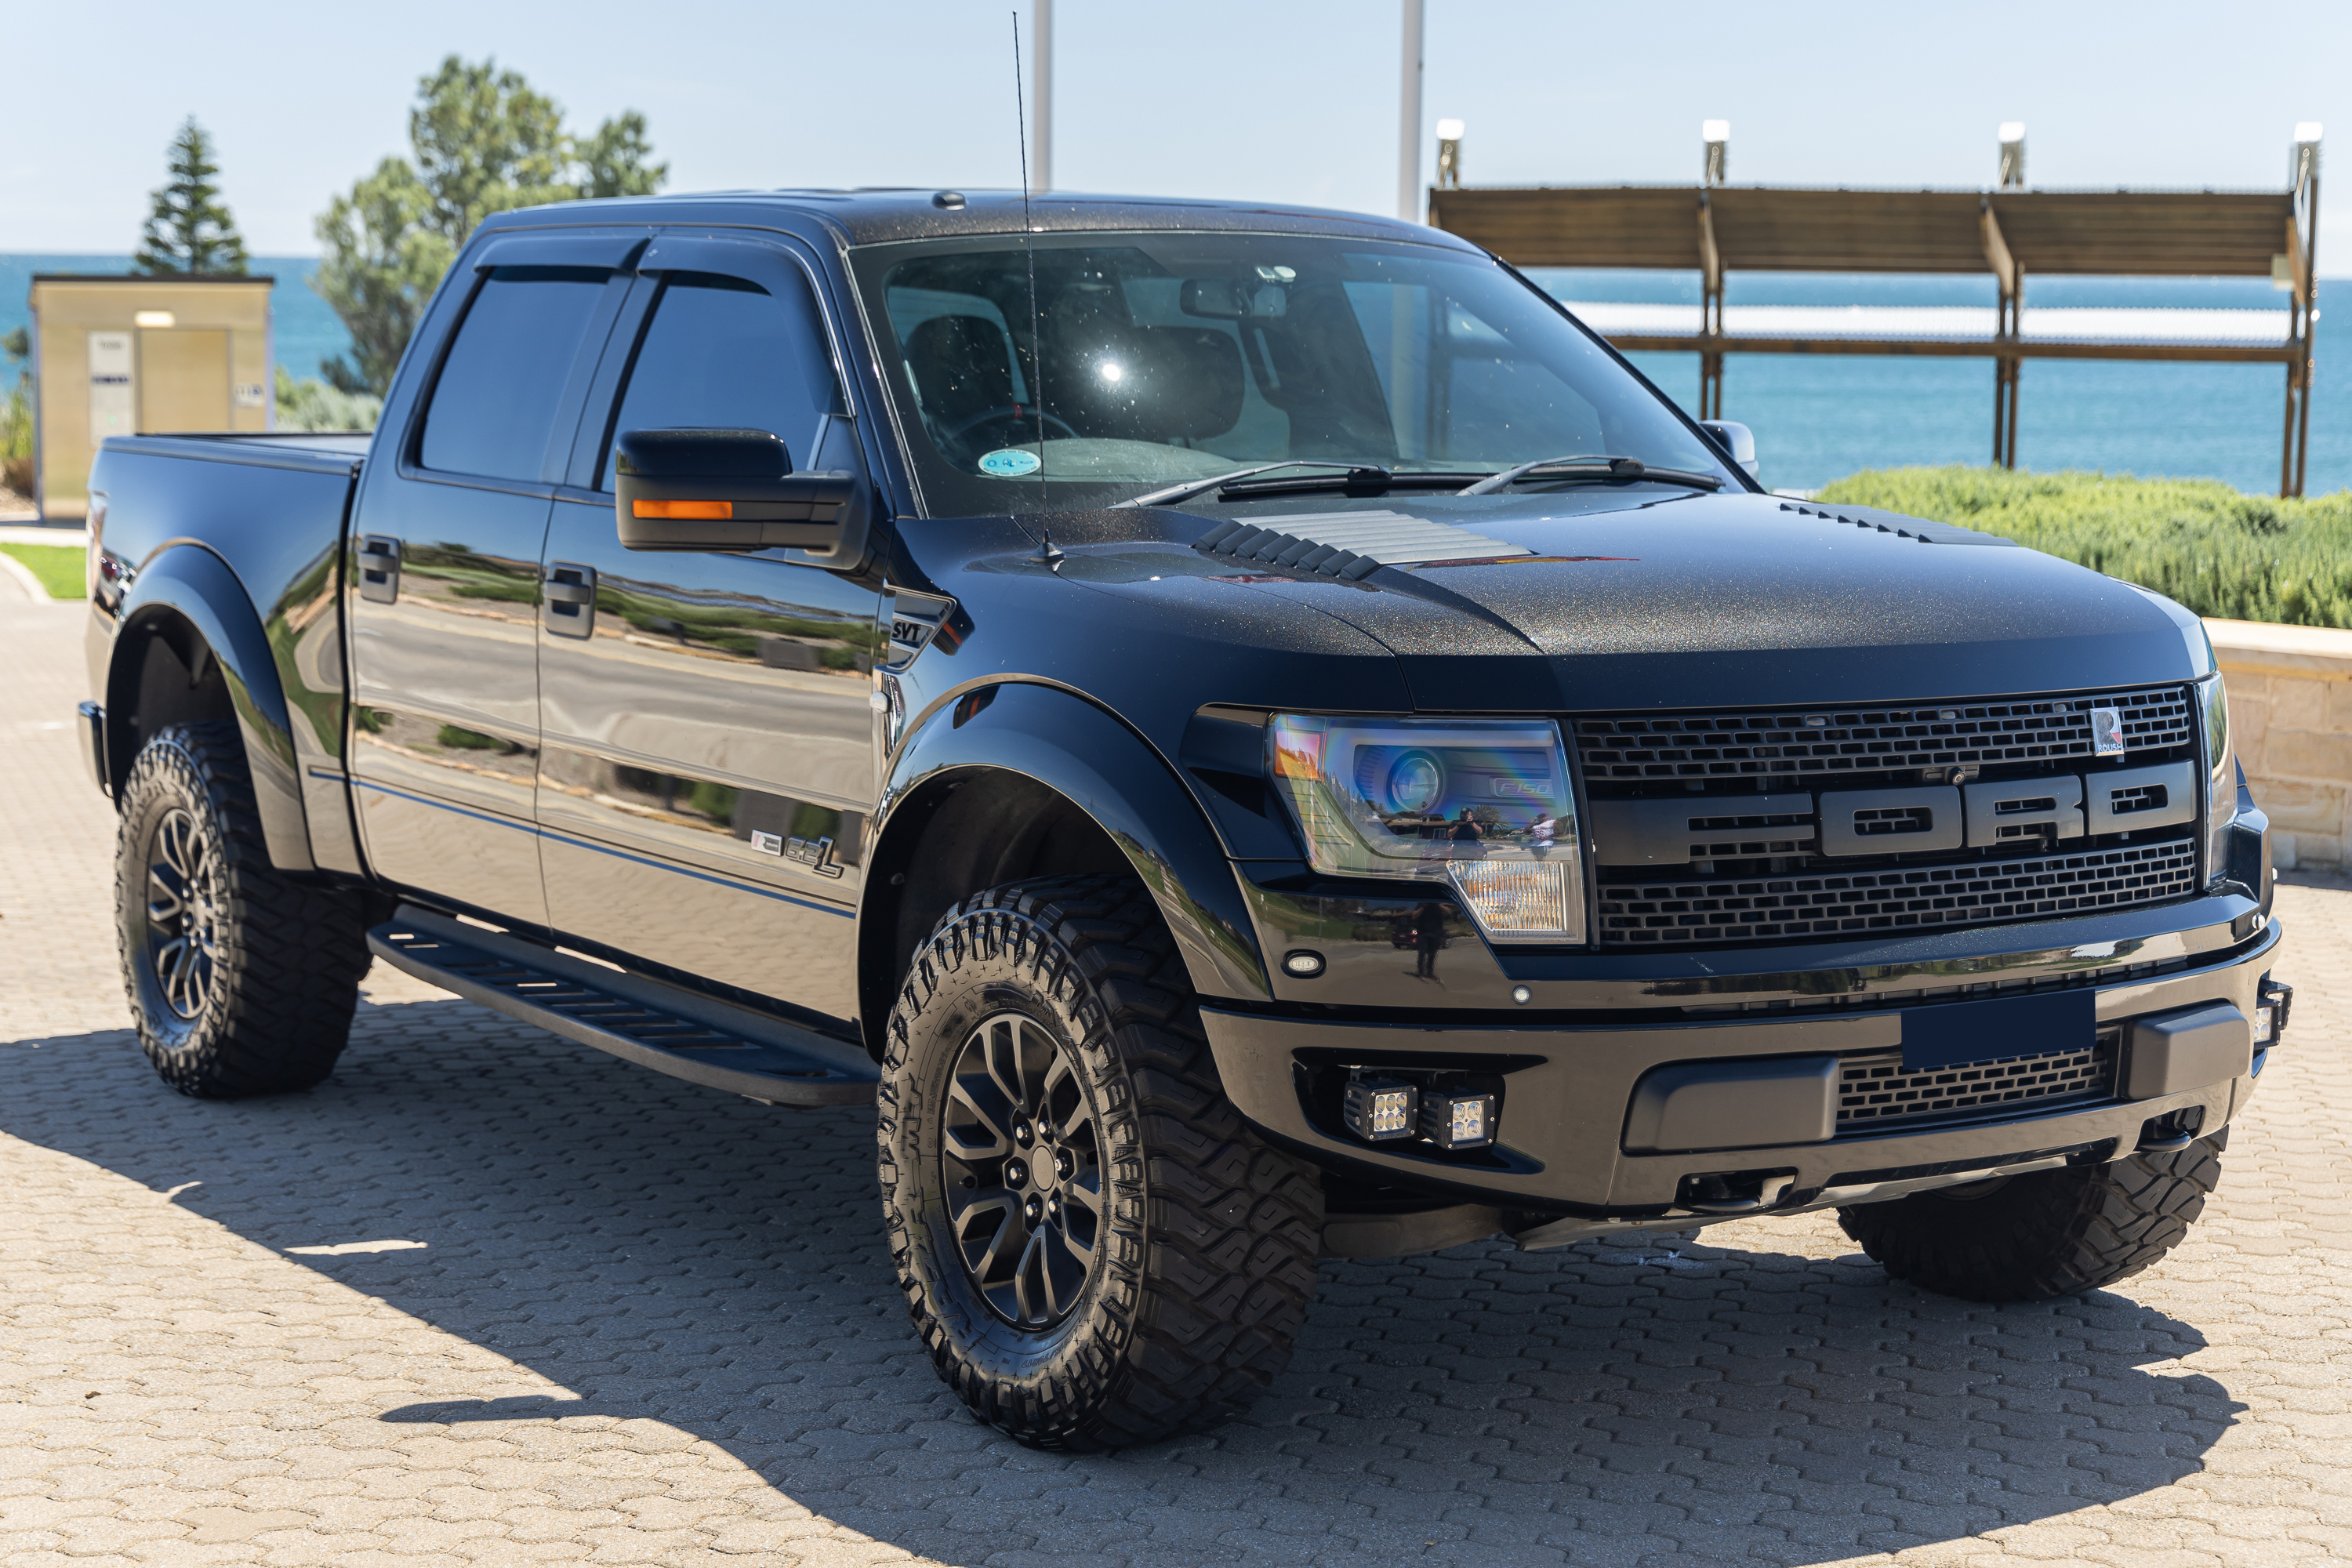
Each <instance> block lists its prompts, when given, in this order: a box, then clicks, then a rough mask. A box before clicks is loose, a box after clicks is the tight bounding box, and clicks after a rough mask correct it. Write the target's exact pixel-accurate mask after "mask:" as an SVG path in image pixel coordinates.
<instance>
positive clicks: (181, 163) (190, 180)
mask: <svg viewBox="0 0 2352 1568" xmlns="http://www.w3.org/2000/svg"><path fill="white" fill-rule="evenodd" d="M170 156H171V161H170V163H169V165H168V167H169V168H170V170H171V176H172V177H171V178H170V179H168V180H166V181H164V182H163V184H162V185H161V186H159V187H157V189H156V191H155V194H154V195H153V197H152V205H150V206H149V208H148V211H147V225H146V226H145V228H143V229H142V230H141V232H140V236H139V254H138V256H137V258H135V259H134V260H133V261H132V263H131V270H132V271H134V272H142V273H145V274H146V275H147V276H149V277H151V278H173V277H186V276H190V275H193V274H214V275H220V274H226V275H228V276H231V277H242V276H244V274H245V269H246V268H245V239H244V237H242V236H240V235H239V234H238V233H237V232H236V219H235V218H233V217H231V216H229V211H228V204H227V203H226V202H224V201H222V200H221V199H220V186H219V185H217V184H214V180H213V177H214V176H215V175H216V174H219V173H220V165H219V164H217V163H214V162H213V139H212V138H211V137H209V136H207V135H205V128H204V127H203V126H201V125H199V124H197V123H196V117H195V116H194V115H193V114H192V115H190V116H188V118H187V121H185V122H184V124H182V125H181V127H180V130H179V133H178V134H177V135H175V136H173V138H172V151H171V155H170Z"/></svg>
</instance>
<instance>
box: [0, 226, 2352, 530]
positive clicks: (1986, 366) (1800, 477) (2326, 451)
mask: <svg viewBox="0 0 2352 1568" xmlns="http://www.w3.org/2000/svg"><path fill="white" fill-rule="evenodd" d="M317 265H318V263H317V259H316V258H310V257H289V256H265V257H256V258H253V269H254V270H255V271H256V272H265V273H268V274H270V275H271V276H273V277H275V278H276V279H277V280H278V282H277V286H276V288H275V289H274V290H273V292H272V295H271V304H272V306H273V308H274V310H275V313H276V320H277V343H278V363H281V364H283V365H284V366H285V367H286V368H287V370H288V371H289V373H290V374H293V375H294V376H296V377H297V378H299V377H303V376H313V375H317V374H320V371H319V367H320V363H321V362H322V361H324V360H325V359H327V358H328V357H330V356H331V355H334V354H338V353H348V352H349V349H350V346H351V339H350V337H349V335H348V334H347V333H345V332H344V331H343V324H342V322H341V321H340V320H339V319H338V318H337V317H336V315H335V313H334V311H333V310H330V309H329V308H328V307H327V303H326V301H325V300H321V299H320V298H319V296H318V295H317V294H316V293H314V292H312V291H311V289H310V283H309V279H310V274H311V272H312V271H313V270H314V269H315V268H316V267H317ZM130 269H131V258H129V257H128V256H43V255H22V254H19V255H0V331H10V330H13V329H14V328H16V327H18V326H21V325H23V324H24V322H25V321H26V319H27V316H28V311H27V309H26V290H27V289H28V288H29V287H30V286H31V283H32V278H33V274H34V273H36V272H127V271H129V270H130ZM1535 276H1536V279H1537V280H1538V282H1539V283H1541V284H1542V285H1543V286H1544V287H1545V288H1547V289H1550V290H1551V291H1552V292H1553V293H1554V294H1555V295H1557V296H1559V298H1561V299H1564V300H1622V301H1625V302H1629V303H1651V302H1655V303H1678V304H1696V303H1697V302H1698V297H1699V282H1698V275H1697V274H1696V272H1687V273H1684V272H1643V271H1587V270H1569V269H1559V270H1546V271H1540V272H1538V273H1537V274H1535ZM1725 298H1726V302H1727V303H1728V304H1732V305H1977V306H1984V307H1990V306H1991V305H1992V304H1993V303H1994V300H1995V290H1994V288H1993V283H1992V279H1990V277H1965V276H1955V277H1921V278H1909V277H1885V276H1881V275H1875V274H1858V275H1847V274H1823V273H1790V274H1772V273H1734V274H1732V275H1731V278H1730V279H1729V280H1728V282H1727V286H1726V294H1725ZM2284 303H2285V298H2284V295H2282V294H2280V293H2278V292H2276V291H2275V290H2273V289H2272V287H2271V286H2270V284H2269V283H2268V282H2267V281H2266V280H2264V279H2235V278H2226V279H2225V278H2192V279H2147V278H2039V279H2036V278H2029V279H2027V280H2026V293H2025V308H2026V310H2028V311H2029V312H2030V311H2032V310H2033V309H2034V308H2035V307H2036V306H2063V305H2126V306H2147V307H2161V308H2174V309H2200V308H2201V309H2231V308H2235V309H2252V310H2276V309H2280V308H2283V307H2284ZM2319 307H2320V310H2319V313H2320V318H2321V323H2322V330H2321V331H2318V332H2316V333H2315V341H2316V343H2317V352H2316V358H2317V360H2318V367H2317V375H2316V379H2315V384H2314V386H2313V389H2312V399H2311V454H2310V458H2309V459H2308V463H2307V467H2306V469H2305V489H2306V491H2307V493H2309V494H2312V495H2319V494H2323V493H2325V492H2327V491H2330V490H2339V489H2346V488H2347V487H2352V359H2347V358H2346V357H2344V356H2335V357H2333V358H2331V356H2330V355H2329V353H2328V351H2327V344H2328V341H2329V340H2328V338H2327V337H2326V332H2325V323H2326V321H2328V320H2329V319H2331V312H2332V311H2336V310H2344V311H2347V312H2352V279H2332V280H2322V282H2321V284H2320V286H2319ZM2338 319H2341V318H2338ZM1633 360H1634V363H1636V364H1638V365H1640V366H1641V368H1642V371H1643V374H1645V375H1647V376H1649V377H1650V379H1651V380H1653V381H1654V382H1655V383H1657V384H1658V386H1659V387H1660V388H1661V389H1663V390H1664V392H1665V393H1666V394H1667V395H1669V396H1671V397H1673V398H1675V400H1676V401H1678V402H1679V403H1681V404H1682V405H1683V406H1684V407H1685V408H1688V409H1692V410H1696V407H1697V405H1698V356H1697V355H1696V354H1653V353H1644V354H1636V355H1634V356H1633ZM2285 374H2286V373H2285V372H2284V370H2283V369H2282V368H2280V367H2279V366H2277V365H2235V364H2168V363H2136V362H2130V361H2122V362H2116V361H2110V362H2104V363H2103V362H2098V361H2080V360H2077V361H2064V360H2031V361H2028V362H2027V363H2026V365H2025V369H2024V373H2023V376H2022V379H2021V382H2020V384H2019V391H2018V413H2017V429H2018V437H2017V447H2018V463H2019V466H2020V467H2021V468H2040V469H2045V470H2046V469H2055V468H2098V469H2104V470H2105V471H2106V472H2108V473H2130V474H2140V475H2149V476H2153V475H2165V476H2168V477H2191V478H2203V479H2225V480H2227V481H2228V482H2230V483H2231V484H2232V485H2235V486H2237V487H2238V488H2239V489H2244V490H2250V491H2253V492H2256V493H2264V492H2271V491H2275V490H2276V489H2277V488H2278V471H2279V426H2280V419H2281V416H2282V414H2283V413H2284V403H2285V391H2286V389H2285V381H2284V378H2285ZM1992 376H1993V371H1992V362H1991V361H1990V360H1979V359H1894V358H1885V359H1879V358H1867V357H1864V356H1861V355H1854V354H1819V355H1814V354H1748V353H1733V354H1729V355H1727V356H1726V360H1725V367H1724V384H1723V412H1724V417H1725V418H1727V419H1737V420H1739V421H1740V422H1742V423H1743V424H1746V425H1748V426H1751V427H1752V428H1753V429H1754V430H1755V432H1756V443H1757V450H1758V454H1759V458H1761V459H1762V464H1763V468H1764V479H1765V482H1766V483H1767V484H1769V485H1771V486H1772V487H1773V488H1775V489H1819V488H1820V487H1822V485H1825V484H1828V483H1829V482H1830V481H1831V480H1832V479H1837V478H1839V477H1840V476H1842V475H1844V474H1849V473H1852V472H1853V470H1855V469H1856V468H1888V467H1894V466H1897V465H1901V464H1909V463H1983V462H1987V461H1989V460H1990V457H1991V454H1992Z"/></svg>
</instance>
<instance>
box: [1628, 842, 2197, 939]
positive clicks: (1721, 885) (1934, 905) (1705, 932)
mask: <svg viewBox="0 0 2352 1568" xmlns="http://www.w3.org/2000/svg"><path fill="white" fill-rule="evenodd" d="M2196 881H2197V846H2196V841H2195V840H2194V839H2190V838H2179V839H2174V840H2172V841H2170V842H2168V843H2163V844H2146V845H2137V844H2136V845H2131V846H2128V847H2121V848H2115V849H2090V850H2084V851H2082V852H2080V853H2077V854H2072V855H2043V856H2037V857H2034V858H2030V859H2019V860H1983V861H1979V862H1977V863H1975V864H1973V865H1966V866H1922V867H1890V868H1887V869H1885V870H1879V871H1843V872H1838V873H1834V874H1830V875H1792V876H1785V877H1769V876H1768V877H1755V878H1740V879H1732V878H1723V879H1717V880H1714V881H1706V882H1699V881H1679V882H1604V883H1602V884H1601V889H1600V894H1601V943H1602V945H1603V946H1607V947H1629V946H1661V947H1663V946H1674V947H1683V946H1690V945H1695V944H1696V943H1700V942H1758V941H1763V940H1768V939H1771V938H1802V937H1823V936H1835V935H1838V934H1840V933H1843V932H1848V931H1904V930H1927V929H1931V928H1936V927H1949V926H1964V925H1997V924H2000V922H2002V921H2022V920H2034V919H2039V918H2042V917H2044V916H2049V915H2063V914H2071V913H2075V912H2078V911H2081V910H2114V909H2126V908H2128V907H2130V906H2132V905H2135V904H2153V903H2157V902H2159V901H2161V900H2166V899H2178V898H2181V897H2184V896H2186V895H2187V894H2189V893H2190V892H2193V891H2194V890H2195V889H2196Z"/></svg>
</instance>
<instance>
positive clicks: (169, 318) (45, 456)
mask: <svg viewBox="0 0 2352 1568" xmlns="http://www.w3.org/2000/svg"><path fill="white" fill-rule="evenodd" d="M271 282H272V279H268V278H132V277H125V276H121V275H119V274H105V275H96V276H93V275H89V274H67V273H37V274H36V275H35V276H34V279H33V296H32V303H33V374H34V380H35V384H36V387H37V391H36V394H35V396H36V398H37V403H36V405H35V407H36V411H35V420H36V426H35V428H36V431H37V435H36V437H35V442H34V447H33V464H34V474H35V480H36V486H37V489H38V492H39V495H38V500H39V501H40V505H41V515H42V516H43V517H45V518H52V519H66V518H79V517H84V516H87V515H88V512H89V491H88V487H89V464H90V459H91V458H93V457H95V456H97V454H98V444H99V443H100V441H103V440H104V439H106V437H109V436H132V435H141V436H143V435H154V434H161V433H163V432H167V431H174V430H183V431H184V430H267V429H268V428H269V427H270V425H271V422H272V419H273V417H274V413H275V411H274V409H273V407H272V403H271V398H270V395H269V367H270V361H271V358H272V353H271V344H270V341H269V289H270V284H271Z"/></svg>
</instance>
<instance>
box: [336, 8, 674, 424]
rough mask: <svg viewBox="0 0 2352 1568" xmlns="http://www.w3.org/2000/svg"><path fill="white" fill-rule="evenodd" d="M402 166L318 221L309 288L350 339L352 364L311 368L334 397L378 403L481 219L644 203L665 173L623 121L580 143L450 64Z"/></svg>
mask: <svg viewBox="0 0 2352 1568" xmlns="http://www.w3.org/2000/svg"><path fill="white" fill-rule="evenodd" d="M416 97H417V101H416V107H415V109H413V110H410V111H409V116H408V142H409V153H410V156H409V157H406V158H386V159H385V160H384V161H383V163H379V164H377V165H376V167H375V171H374V173H373V174H369V175H367V176H366V177H365V178H363V179H362V180H360V181H359V182H358V183H357V184H354V185H353V186H352V188H351V190H350V191H349V192H348V193H346V194H345V195H339V196H337V197H336V198H335V199H334V200H333V201H332V202H331V204H329V205H328V207H327V210H326V211H325V212H323V213H321V214H320V216H319V219H318V223H317V226H316V227H317V232H318V236H319V239H320V243H321V244H323V245H324V246H325V247H326V258H325V259H324V260H323V261H322V262H321V263H320V267H319V271H318V274H317V276H316V277H315V278H314V279H312V281H311V287H312V288H314V289H317V290H318V291H319V293H320V297H321V298H323V299H324V300H326V301H327V303H328V304H330V305H331V306H333V307H334V309H335V313H336V314H337V315H339V316H341V318H342V319H343V325H344V326H345V327H346V328H348V329H349V330H350V331H351V334H352V360H351V363H345V362H344V361H343V360H342V359H341V357H338V358H335V359H332V360H330V361H328V362H327V363H326V364H325V365H323V366H322V367H320V368H321V369H322V370H323V371H324V372H325V374H326V377H327V379H328V380H329V381H330V382H331V383H332V384H334V385H335V386H336V387H337V388H338V389H339V390H341V391H343V392H348V393H364V394H369V395H375V396H379V397H380V396H382V395H383V393H384V392H385V391H386V390H387V389H388V388H389V387H390V386H391V384H392V373H393V371H394V369H395V368H397V367H398V365H399V363H400V354H401V351H402V350H403V349H404V348H406V347H407V346H408V339H409V336H410V334H412V333H413V332H415V330H416V323H417V321H418V319H419V318H420V317H422V316H423V314H424V313H425V305H426V303H427V302H428V301H429V300H431V299H432V297H433V290H434V289H435V287H436V285H438V284H439V282H440V280H441V276H442V274H443V273H445V272H446V271H447V270H448V269H449V264H450V262H451V261H452V260H454V259H455V258H456V257H457V250H458V247H461V246H463V245H464V244H465V242H466V237H467V235H469V234H471V233H472V232H473V230H474V227H475V226H476V225H478V224H479V223H480V222H481V221H482V220H483V219H484V218H486V217H488V216H490V215H491V214H493V213H500V212H506V211H509V210H510V209H512V208H515V207H522V206H531V205H537V204H539V203H542V202H560V201H572V200H576V199H579V198H581V197H586V196H622V195H650V194H651V193H653V192H655V191H657V190H659V189H660V188H661V186H662V183H663V182H664V181H665V180H667V179H668V177H669V166H668V165H667V164H666V163H654V162H652V157H653V147H652V144H651V142H649V141H648V140H647V138H646V119H645V116H644V115H642V114H639V113H637V112H636V111H635V110H628V111H626V112H624V113H622V114H620V115H617V116H615V117H614V118H613V119H611V120H607V121H604V123H603V124H602V125H600V126H598V127H597V129H596V131H595V132H594V133H593V135H589V136H585V137H581V136H575V135H572V133H570V132H566V131H565V130H564V129H563V110H562V107H561V106H560V105H558V104H557V103H556V102H555V101H554V100H552V99H551V98H548V97H546V96H545V95H544V94H541V93H538V92H534V91H533V90H532V89H531V87H530V83H529V82H528V81H526V80H524V79H523V77H522V74H521V73H520V71H514V70H500V69H499V68H498V62H497V61H496V60H494V59H485V60H483V61H481V62H479V63H478V64H474V63H469V62H467V61H465V60H462V59H460V58H457V56H456V55H451V56H450V57H449V58H446V59H445V60H443V61H442V62H441V66H440V68H439V69H438V70H436V71H435V72H434V73H433V74H432V75H430V76H427V77H425V78H424V79H422V80H420V81H419V82H418V83H417V93H416Z"/></svg>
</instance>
